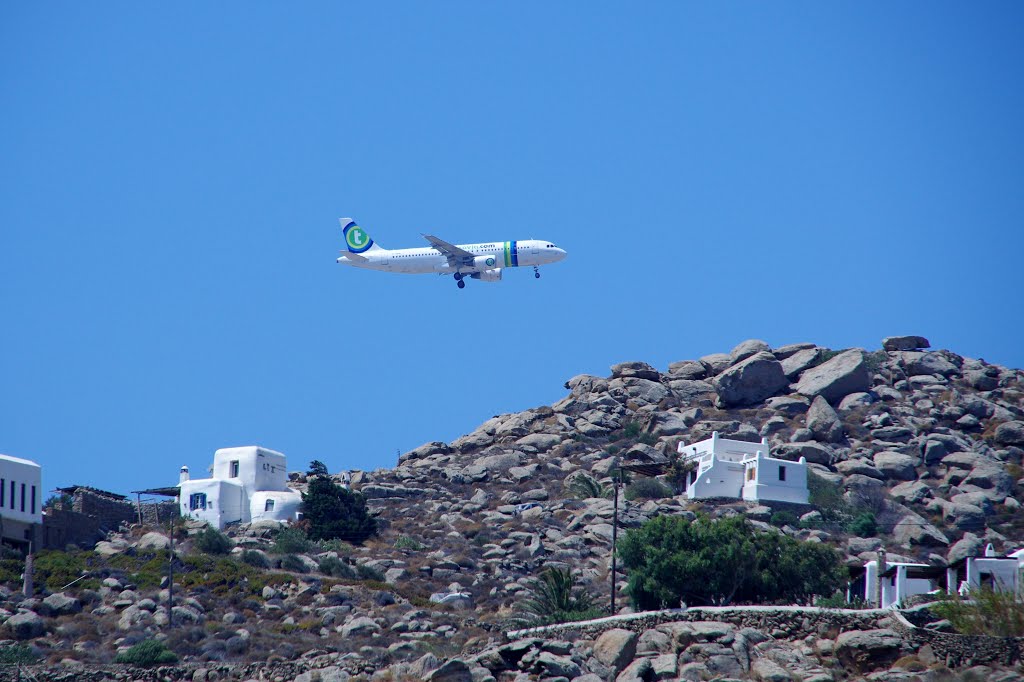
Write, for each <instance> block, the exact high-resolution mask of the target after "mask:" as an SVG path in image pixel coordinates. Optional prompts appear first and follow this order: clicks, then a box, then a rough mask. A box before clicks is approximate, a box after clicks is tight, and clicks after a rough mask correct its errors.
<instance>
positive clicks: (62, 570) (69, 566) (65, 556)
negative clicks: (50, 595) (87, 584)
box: [35, 550, 86, 592]
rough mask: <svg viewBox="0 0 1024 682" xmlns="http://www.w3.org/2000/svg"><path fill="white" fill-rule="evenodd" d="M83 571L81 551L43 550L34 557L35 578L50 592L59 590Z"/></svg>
mask: <svg viewBox="0 0 1024 682" xmlns="http://www.w3.org/2000/svg"><path fill="white" fill-rule="evenodd" d="M85 572H86V567H85V557H84V556H83V553H81V552H63V551H58V550H45V551H42V552H40V553H39V554H38V555H36V558H35V580H36V582H38V583H41V584H43V585H45V586H46V589H48V590H50V591H51V592H58V591H60V590H61V589H62V588H63V587H64V586H65V585H67V584H68V583H70V582H71V581H73V580H77V579H78V578H80V577H81V576H82V574H83V573H85Z"/></svg>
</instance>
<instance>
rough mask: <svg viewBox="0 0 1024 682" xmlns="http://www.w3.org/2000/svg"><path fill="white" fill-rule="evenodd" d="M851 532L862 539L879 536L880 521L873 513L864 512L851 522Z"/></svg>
mask: <svg viewBox="0 0 1024 682" xmlns="http://www.w3.org/2000/svg"><path fill="white" fill-rule="evenodd" d="M849 529H850V532H851V533H852V534H854V535H857V536H860V537H862V538H871V537H874V536H876V535H878V521H876V520H875V515H874V514H872V513H871V512H862V513H860V514H858V515H857V518H855V519H854V520H853V521H851V522H850V526H849Z"/></svg>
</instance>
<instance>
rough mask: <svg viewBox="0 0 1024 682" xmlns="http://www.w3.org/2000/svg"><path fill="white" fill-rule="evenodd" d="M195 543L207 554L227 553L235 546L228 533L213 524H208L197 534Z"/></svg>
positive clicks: (197, 547)
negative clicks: (225, 533)
mask: <svg viewBox="0 0 1024 682" xmlns="http://www.w3.org/2000/svg"><path fill="white" fill-rule="evenodd" d="M195 545H196V549H198V550H199V551H200V552H205V553H206V554H227V553H228V552H230V551H231V548H232V547H233V546H234V545H233V543H232V542H231V540H230V539H229V538H228V536H227V535H224V533H221V532H220V531H219V530H217V529H216V528H214V527H213V526H207V527H206V528H204V529H203V530H201V531H199V533H197V534H196V539H195Z"/></svg>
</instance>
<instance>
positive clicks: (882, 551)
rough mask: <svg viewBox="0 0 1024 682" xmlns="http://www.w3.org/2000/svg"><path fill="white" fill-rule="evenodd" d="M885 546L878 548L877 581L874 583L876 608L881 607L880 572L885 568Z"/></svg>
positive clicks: (883, 571)
mask: <svg viewBox="0 0 1024 682" xmlns="http://www.w3.org/2000/svg"><path fill="white" fill-rule="evenodd" d="M886 568H887V567H886V564H885V548H884V547H883V548H882V549H880V550H878V581H877V582H876V584H875V599H877V600H878V608H882V574H883V573H885V570H886Z"/></svg>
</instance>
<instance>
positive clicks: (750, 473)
mask: <svg viewBox="0 0 1024 682" xmlns="http://www.w3.org/2000/svg"><path fill="white" fill-rule="evenodd" d="M756 476H757V467H747V480H748V481H753V480H754V478H755V477H756Z"/></svg>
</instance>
